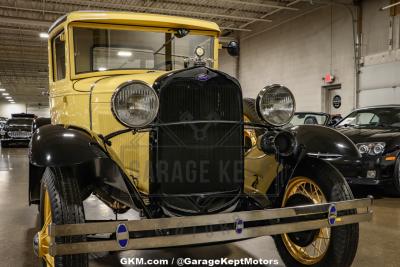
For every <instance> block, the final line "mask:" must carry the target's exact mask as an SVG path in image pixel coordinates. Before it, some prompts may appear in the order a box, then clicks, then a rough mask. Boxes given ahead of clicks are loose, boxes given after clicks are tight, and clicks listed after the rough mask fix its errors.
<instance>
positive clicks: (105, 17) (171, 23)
mask: <svg viewBox="0 0 400 267" xmlns="http://www.w3.org/2000/svg"><path fill="white" fill-rule="evenodd" d="M74 21H80V22H91V23H105V24H120V25H135V26H150V27H166V28H188V29H193V30H206V31H216V32H220V29H219V27H218V25H217V24H216V23H214V22H210V21H205V20H200V19H192V18H186V17H177V16H167V15H160V14H149V13H135V12H115V11H74V12H71V13H68V14H65V15H64V16H62V17H60V18H58V19H57V20H56V21H55V22H54V23H53V24H52V25H51V26H50V28H49V33H51V32H52V31H53V30H54V29H55V28H56V27H57V26H58V25H60V24H63V23H67V24H69V23H71V22H74Z"/></svg>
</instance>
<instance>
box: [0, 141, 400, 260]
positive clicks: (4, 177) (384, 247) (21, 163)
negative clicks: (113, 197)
mask: <svg viewBox="0 0 400 267" xmlns="http://www.w3.org/2000/svg"><path fill="white" fill-rule="evenodd" d="M0 152H1V156H0V210H1V216H0V261H1V262H0V265H1V266H25V267H28V266H38V263H39V261H38V259H37V258H36V257H35V256H34V254H33V251H32V237H33V235H34V234H35V232H36V231H37V230H38V229H37V225H38V215H37V207H36V206H31V207H29V206H28V204H27V203H28V194H27V191H28V158H27V149H24V148H9V149H3V150H1V151H0ZM358 191H359V192H358ZM368 193H371V192H368ZM357 194H358V196H365V194H366V193H365V190H357ZM375 197H376V198H378V199H377V200H376V201H375V204H374V205H375V206H374V211H375V216H374V219H373V221H372V222H369V223H363V224H362V225H361V229H360V243H359V247H358V252H357V256H356V258H355V261H354V264H353V266H360V267H361V266H363V267H365V266H382V267H383V266H385V267H386V266H393V267H394V266H400V241H399V240H400V198H398V199H396V198H386V197H382V196H379V195H376V196H375ZM85 207H86V208H87V209H88V208H89V207H93V208H94V209H95V210H92V211H91V212H89V213H87V215H88V217H90V218H89V219H94V218H95V217H96V216H97V215H99V214H100V215H106V216H109V217H110V218H112V213H111V212H110V210H109V209H108V208H107V207H106V206H104V205H103V204H101V203H99V201H98V200H97V199H95V198H94V197H91V198H89V199H88V200H87V201H85ZM124 217H128V218H132V217H137V214H135V213H134V212H132V213H129V214H127V215H125V216H124ZM121 257H143V258H150V259H155V258H172V257H175V258H178V257H192V258H201V259H209V258H224V257H227V258H232V259H239V258H245V257H253V258H263V259H278V260H279V263H280V264H279V265H273V266H283V263H282V261H281V259H280V258H279V256H278V253H277V251H276V249H275V246H274V244H273V242H272V239H271V238H270V237H263V238H258V239H253V240H246V241H241V242H235V243H231V244H227V245H214V246H203V247H201V246H200V247H194V248H175V249H162V250H149V251H128V252H123V253H114V254H104V255H101V254H98V255H95V256H92V257H91V260H90V266H120V263H119V259H120V258H121Z"/></svg>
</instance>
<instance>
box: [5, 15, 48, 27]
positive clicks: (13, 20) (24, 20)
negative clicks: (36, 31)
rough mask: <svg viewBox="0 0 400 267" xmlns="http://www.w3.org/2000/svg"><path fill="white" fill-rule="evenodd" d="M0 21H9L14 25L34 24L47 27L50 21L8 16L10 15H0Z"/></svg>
mask: <svg viewBox="0 0 400 267" xmlns="http://www.w3.org/2000/svg"><path fill="white" fill-rule="evenodd" d="M0 21H1V22H2V24H3V23H11V24H16V25H32V24H33V25H35V26H39V27H42V28H46V29H48V28H49V27H50V25H51V23H52V22H51V21H44V20H39V19H28V18H21V17H10V16H0Z"/></svg>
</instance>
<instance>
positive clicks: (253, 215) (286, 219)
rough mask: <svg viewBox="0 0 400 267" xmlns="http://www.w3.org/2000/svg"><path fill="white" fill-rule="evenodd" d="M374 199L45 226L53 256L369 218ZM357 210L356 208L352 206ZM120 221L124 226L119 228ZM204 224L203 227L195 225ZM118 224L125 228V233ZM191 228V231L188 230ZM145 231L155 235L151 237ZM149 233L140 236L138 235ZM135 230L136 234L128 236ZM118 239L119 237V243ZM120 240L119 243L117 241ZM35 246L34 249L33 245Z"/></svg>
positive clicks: (234, 237)
mask: <svg viewBox="0 0 400 267" xmlns="http://www.w3.org/2000/svg"><path fill="white" fill-rule="evenodd" d="M371 206H372V198H365V199H355V200H348V201H340V202H333V203H324V204H316V205H305V206H296V207H288V208H279V209H267V210H256V211H242V212H233V213H223V214H212V215H199V216H188V217H172V218H161V219H143V220H133V221H113V222H96V223H85V224H68V225H54V224H51V225H50V226H49V235H50V239H51V242H50V248H49V253H50V255H52V256H56V255H70V254H80V253H94V252H105V251H121V250H131V249H151V248H164V247H176V246H187V245H197V244H209V243H216V242H226V241H235V240H241V239H248V238H255V237H260V236H265V235H276V234H282V233H290V232H299V231H306V230H312V229H319V228H323V227H335V226H340V225H346V224H354V223H358V222H362V221H369V220H371V218H372V210H371ZM355 209H356V210H357V212H354V210H355ZM121 226H122V227H121ZM201 227H207V229H208V230H207V231H201V232H196V229H199V228H201ZM119 229H125V231H124V232H123V233H121V232H120V231H119ZM187 229H193V231H189V233H188V231H187ZM149 232H152V233H153V234H152V235H150V236H149V234H148V233H149ZM112 233H116V238H115V239H112V238H111V239H110V240H106V241H90V242H80V243H70V244H57V243H56V242H55V238H56V237H60V236H77V235H93V234H112ZM140 233H147V234H146V235H142V236H144V237H141V236H140V235H139V236H138V235H137V234H140ZM133 235H136V237H134V238H132V236H133ZM121 238H122V239H123V240H122V241H123V242H121ZM121 244H122V245H121ZM35 249H38V248H35Z"/></svg>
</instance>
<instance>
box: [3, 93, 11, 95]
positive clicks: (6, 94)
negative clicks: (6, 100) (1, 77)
mask: <svg viewBox="0 0 400 267" xmlns="http://www.w3.org/2000/svg"><path fill="white" fill-rule="evenodd" d="M1 94H2V95H9V93H1Z"/></svg>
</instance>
